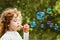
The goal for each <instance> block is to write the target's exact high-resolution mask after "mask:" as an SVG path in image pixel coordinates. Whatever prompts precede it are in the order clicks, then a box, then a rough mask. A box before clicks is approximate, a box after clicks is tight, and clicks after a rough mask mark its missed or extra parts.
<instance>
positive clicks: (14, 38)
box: [0, 31, 29, 40]
mask: <svg viewBox="0 0 60 40" xmlns="http://www.w3.org/2000/svg"><path fill="white" fill-rule="evenodd" d="M0 40H29V32H27V33H25V32H24V39H22V37H21V36H20V34H19V33H18V32H17V31H12V32H11V31H7V32H6V33H5V34H4V35H3V36H2V37H1V39H0Z"/></svg>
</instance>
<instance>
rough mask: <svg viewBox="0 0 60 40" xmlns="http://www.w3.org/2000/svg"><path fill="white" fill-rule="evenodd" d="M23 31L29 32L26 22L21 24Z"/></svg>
mask: <svg viewBox="0 0 60 40" xmlns="http://www.w3.org/2000/svg"><path fill="white" fill-rule="evenodd" d="M23 31H24V32H29V25H28V24H24V25H23Z"/></svg>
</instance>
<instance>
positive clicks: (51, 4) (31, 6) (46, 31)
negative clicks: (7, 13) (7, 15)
mask: <svg viewBox="0 0 60 40" xmlns="http://www.w3.org/2000/svg"><path fill="white" fill-rule="evenodd" d="M59 6H60V0H0V13H2V11H3V10H4V9H6V8H17V9H18V10H20V11H21V12H22V17H23V23H22V24H25V23H28V24H29V23H30V21H33V20H34V21H36V22H37V26H36V27H35V28H32V29H33V30H32V31H30V37H29V39H30V40H40V39H41V40H60V7H59ZM47 8H52V9H53V10H52V14H47V13H46V9H47ZM39 11H44V12H45V14H46V15H45V20H43V21H40V20H37V19H36V13H37V12H39ZM48 20H50V21H51V22H52V23H54V25H55V24H57V25H58V26H59V30H57V31H56V30H54V29H53V28H50V27H49V25H47V24H46V22H47V21H48ZM41 23H44V24H45V28H43V29H41V28H40V24H41ZM20 33H21V35H23V34H22V30H21V31H20Z"/></svg>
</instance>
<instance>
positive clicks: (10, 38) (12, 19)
mask: <svg viewBox="0 0 60 40" xmlns="http://www.w3.org/2000/svg"><path fill="white" fill-rule="evenodd" d="M21 20H22V17H21V13H20V12H19V11H18V10H17V9H16V8H14V9H12V8H10V9H6V10H5V11H3V12H2V14H1V20H0V21H1V22H0V37H1V39H0V40H28V39H29V30H28V29H29V25H28V24H25V25H26V27H27V28H26V29H24V28H23V27H22V26H21ZM20 28H23V33H24V37H23V38H24V39H22V38H21V36H20V34H19V33H18V32H17V30H19V29H20Z"/></svg>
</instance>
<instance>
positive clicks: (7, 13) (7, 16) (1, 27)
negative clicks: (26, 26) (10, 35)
mask: <svg viewBox="0 0 60 40" xmlns="http://www.w3.org/2000/svg"><path fill="white" fill-rule="evenodd" d="M14 14H17V16H19V17H20V23H22V22H21V20H22V16H21V12H20V11H18V10H17V9H16V8H8V9H5V10H4V11H3V12H2V14H1V18H0V37H1V36H2V35H3V34H4V33H5V32H6V31H7V30H9V29H8V25H9V24H10V21H11V20H12V18H13V16H14Z"/></svg>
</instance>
